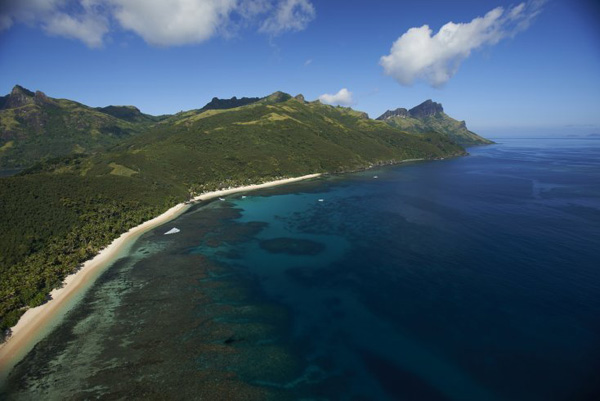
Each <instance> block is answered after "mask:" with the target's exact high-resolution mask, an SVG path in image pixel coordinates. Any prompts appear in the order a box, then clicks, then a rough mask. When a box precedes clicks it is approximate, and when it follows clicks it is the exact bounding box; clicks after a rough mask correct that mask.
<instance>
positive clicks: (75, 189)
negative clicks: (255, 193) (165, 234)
mask: <svg viewBox="0 0 600 401" xmlns="http://www.w3.org/2000/svg"><path fill="white" fill-rule="evenodd" d="M26 96H30V94H26ZM109 111H110V112H111V113H112V114H117V115H120V116H121V117H120V118H123V117H125V120H126V119H127V118H130V117H131V113H130V112H133V113H134V114H136V113H135V111H134V110H109ZM95 112H96V113H101V112H100V111H98V110H96V111H95ZM122 114H124V115H122ZM111 118H117V117H115V116H111ZM125 120H123V121H125ZM464 154H465V151H464V149H463V148H461V147H460V146H459V145H457V144H456V143H454V142H452V141H451V140H450V139H449V138H448V137H446V136H444V135H440V134H435V133H432V134H426V135H411V134H406V133H404V132H402V131H401V130H399V129H397V128H395V127H392V126H390V125H388V124H386V123H384V122H382V121H375V120H370V119H368V117H367V116H366V114H365V113H361V112H357V111H354V110H352V109H349V108H342V107H333V106H326V105H323V104H321V103H319V102H310V103H309V102H306V101H305V100H304V98H303V97H302V96H297V97H291V96H290V95H287V94H284V93H281V92H276V93H274V94H273V95H270V96H267V97H265V98H262V99H261V100H259V101H256V102H253V103H251V104H248V105H245V106H241V107H235V108H225V109H209V110H194V111H190V112H185V113H179V114H176V115H173V116H166V117H164V118H162V119H160V121H156V122H154V123H153V124H152V125H149V126H148V128H147V130H146V131H145V132H143V133H140V134H138V135H133V136H131V137H129V138H126V139H123V140H122V141H119V142H118V143H117V144H116V145H114V146H113V147H112V148H110V149H108V150H106V151H105V152H98V153H96V154H92V155H81V154H79V155H78V154H71V155H68V156H63V157H60V158H55V159H51V160H46V161H44V162H42V163H39V164H37V165H36V166H34V167H32V168H30V169H28V170H26V171H24V172H22V173H21V174H19V175H16V176H12V177H6V178H0V226H1V227H2V228H3V229H2V230H1V231H0V319H1V322H0V327H2V328H8V327H10V326H12V325H13V324H15V323H16V321H17V319H18V317H19V316H20V315H21V314H22V313H23V311H24V310H25V308H27V307H30V306H36V305H38V304H40V303H43V302H44V301H45V300H46V297H47V294H48V293H49V292H50V291H51V290H52V289H53V288H54V287H56V286H58V285H60V283H61V282H62V280H63V278H64V277H65V276H66V275H67V274H69V273H72V272H73V271H75V270H76V269H77V267H78V266H79V265H80V264H81V263H82V262H83V261H85V260H87V259H89V258H90V257H92V256H93V255H94V254H96V253H97V252H98V251H99V250H100V249H101V248H102V247H104V246H106V245H108V244H109V243H110V242H111V241H112V240H113V239H115V238H116V237H118V236H119V235H120V234H121V233H123V232H124V231H126V230H128V229H129V228H131V227H134V226H136V225H138V224H140V223H141V222H143V221H144V220H147V219H149V218H151V217H154V216H156V215H158V214H160V213H161V212H163V211H165V210H166V209H167V208H169V207H171V206H173V205H175V204H176V203H178V202H182V201H184V200H186V199H188V198H189V196H190V193H192V194H198V193H199V192H203V191H208V190H214V189H217V188H222V187H229V186H239V185H243V184H250V183H258V182H264V181H268V180H273V179H276V178H281V177H291V176H299V175H304V174H309V173H317V172H321V173H328V172H329V173H335V172H343V171H349V170H357V169H362V168H368V167H370V166H372V165H377V164H388V163H397V162H400V161H402V160H406V159H416V158H424V159H436V158H441V157H448V156H456V155H464Z"/></svg>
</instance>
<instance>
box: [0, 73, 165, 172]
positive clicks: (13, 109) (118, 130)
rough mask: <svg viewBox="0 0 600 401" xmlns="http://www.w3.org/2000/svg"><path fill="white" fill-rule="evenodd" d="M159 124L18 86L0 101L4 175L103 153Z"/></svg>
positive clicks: (131, 112) (130, 111)
mask: <svg viewBox="0 0 600 401" xmlns="http://www.w3.org/2000/svg"><path fill="white" fill-rule="evenodd" d="M156 120H157V118H156V117H152V116H148V115H145V114H142V113H140V112H139V110H138V109H136V108H135V107H132V106H109V107H105V108H97V109H94V108H91V107H88V106H85V105H83V104H81V103H77V102H74V101H71V100H66V99H54V98H51V97H48V96H46V95H45V94H44V93H42V92H35V93H33V92H31V91H29V90H27V89H25V88H22V87H21V86H19V85H17V86H15V87H14V88H13V90H12V92H11V93H10V94H9V95H7V96H4V97H0V169H8V168H23V167H29V166H31V165H33V164H34V163H36V162H38V161H40V160H44V159H48V158H52V157H57V156H62V155H67V154H71V153H93V152H96V151H101V150H104V149H106V148H108V147H110V146H112V145H114V144H116V143H118V142H120V141H122V140H124V139H127V138H129V137H131V136H133V135H136V134H138V133H140V132H142V131H143V130H145V129H146V128H147V127H148V125H149V124H152V123H154V122H155V121H156Z"/></svg>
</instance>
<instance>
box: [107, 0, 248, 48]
mask: <svg viewBox="0 0 600 401" xmlns="http://www.w3.org/2000/svg"><path fill="white" fill-rule="evenodd" d="M109 1H110V3H112V4H113V5H114V6H115V8H114V17H115V18H116V20H117V21H118V22H119V24H120V25H121V26H122V27H123V28H125V29H128V30H131V31H133V32H135V33H137V34H138V35H140V36H141V37H142V38H143V39H144V40H145V41H146V42H148V43H150V44H152V45H158V46H170V45H183V44H188V43H199V42H202V41H204V40H206V39H208V38H210V37H211V36H213V35H214V34H215V33H216V31H217V30H218V28H219V27H220V26H222V24H223V23H225V22H226V21H227V19H228V16H229V13H230V12H231V11H232V9H233V8H234V7H235V6H236V1H235V0H202V1H197V0H109Z"/></svg>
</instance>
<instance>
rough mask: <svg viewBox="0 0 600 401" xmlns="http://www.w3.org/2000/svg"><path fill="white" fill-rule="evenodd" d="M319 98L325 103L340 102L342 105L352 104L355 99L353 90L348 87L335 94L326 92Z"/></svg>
mask: <svg viewBox="0 0 600 401" xmlns="http://www.w3.org/2000/svg"><path fill="white" fill-rule="evenodd" d="M319 100H320V101H321V102H322V103H325V104H336V105H338V104H339V105H342V106H350V105H351V104H353V103H354V100H353V99H352V92H350V91H349V90H348V89H346V88H343V89H340V91H339V92H338V93H336V94H335V95H332V94H329V93H324V94H322V95H321V96H319Z"/></svg>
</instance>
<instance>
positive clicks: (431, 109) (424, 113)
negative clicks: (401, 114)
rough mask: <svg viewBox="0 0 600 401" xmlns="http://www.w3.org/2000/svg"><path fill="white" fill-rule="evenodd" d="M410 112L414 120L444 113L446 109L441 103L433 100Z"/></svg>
mask: <svg viewBox="0 0 600 401" xmlns="http://www.w3.org/2000/svg"><path fill="white" fill-rule="evenodd" d="M408 112H409V113H410V116H411V117H414V118H420V117H430V116H434V115H436V114H438V113H443V112H444V108H443V107H442V105H441V104H440V103H436V102H433V101H431V99H429V100H426V101H424V102H423V103H421V104H420V105H418V106H416V107H413V108H412V109H410V110H409V111H408Z"/></svg>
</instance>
